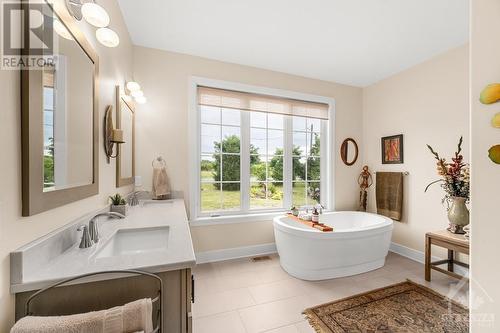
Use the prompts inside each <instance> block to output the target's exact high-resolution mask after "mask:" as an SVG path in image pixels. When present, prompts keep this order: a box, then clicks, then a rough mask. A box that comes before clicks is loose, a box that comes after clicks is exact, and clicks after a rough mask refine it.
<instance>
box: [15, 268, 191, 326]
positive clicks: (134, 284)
mask: <svg viewBox="0 0 500 333" xmlns="http://www.w3.org/2000/svg"><path fill="white" fill-rule="evenodd" d="M156 274H157V275H158V276H159V277H160V278H161V279H162V281H163V295H162V297H163V311H162V318H163V320H162V326H163V329H162V330H161V332H163V333H167V332H168V333H185V332H188V333H191V332H192V316H191V302H192V301H193V300H194V293H193V291H194V290H193V287H194V279H193V276H192V274H191V269H190V268H185V269H179V270H173V271H167V272H160V273H156ZM157 285H158V284H157V283H152V282H151V279H148V278H147V277H143V276H137V277H126V278H115V279H111V280H103V281H95V282H85V283H78V284H74V285H68V286H62V287H57V288H54V289H52V290H50V291H47V292H46V293H45V294H44V295H41V296H40V297H38V298H37V299H36V300H35V301H33V302H32V305H31V309H32V311H33V313H34V314H35V315H42V316H43V315H69V314H75V313H84V312H89V311H96V310H103V309H108V308H111V307H114V306H119V305H123V304H126V303H128V302H131V301H134V300H137V299H140V298H146V297H151V298H153V297H155V295H156V294H157V292H158V290H157ZM34 292H36V290H34V291H27V292H21V293H17V294H16V321H17V320H19V319H20V318H22V317H23V316H24V315H25V305H26V300H27V299H28V297H29V296H30V295H32V294H33V293H34ZM155 311H156V308H153V313H155ZM153 317H154V316H153ZM154 324H156V322H154Z"/></svg>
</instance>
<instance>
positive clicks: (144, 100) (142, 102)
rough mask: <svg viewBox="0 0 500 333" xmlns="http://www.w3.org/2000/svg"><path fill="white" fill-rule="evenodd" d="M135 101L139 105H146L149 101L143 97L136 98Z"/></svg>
mask: <svg viewBox="0 0 500 333" xmlns="http://www.w3.org/2000/svg"><path fill="white" fill-rule="evenodd" d="M135 101H136V102H137V103H139V104H144V103H146V101H147V100H146V97H144V96H141V97H136V99H135Z"/></svg>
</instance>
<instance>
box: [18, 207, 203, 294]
mask: <svg viewBox="0 0 500 333" xmlns="http://www.w3.org/2000/svg"><path fill="white" fill-rule="evenodd" d="M98 224H99V234H100V240H99V242H98V243H97V244H96V245H94V246H92V247H91V248H88V249H80V248H79V247H78V245H79V242H76V243H75V244H74V245H72V246H71V247H70V248H69V249H67V250H65V251H64V252H63V253H61V254H60V255H57V256H56V257H54V258H52V259H51V260H49V261H48V262H47V263H45V264H44V265H42V266H41V267H38V268H36V269H35V270H32V269H30V268H29V267H23V268H22V269H20V268H19V267H18V268H17V269H16V270H15V271H18V272H21V273H20V274H18V275H19V276H20V278H19V277H16V278H15V279H17V280H19V281H12V280H13V278H12V275H11V292H12V293H18V292H23V291H29V290H35V289H41V288H43V287H46V286H48V285H50V284H51V283H54V282H57V281H60V280H62V279H65V278H69V277H74V276H78V275H81V274H87V273H93V272H99V271H106V270H124V269H135V270H144V271H147V272H153V273H155V272H164V271H171V270H177V269H183V268H192V267H194V265H195V264H196V258H195V254H194V250H193V243H192V239H191V233H190V230H189V224H188V220H187V216H186V210H185V207H184V201H183V200H181V199H174V200H169V201H165V202H161V203H160V202H158V203H147V204H144V205H139V206H135V207H129V210H128V215H127V217H126V218H125V219H109V218H107V217H100V218H99V222H98ZM166 226H168V228H169V234H168V248H167V250H166V251H156V252H155V251H153V252H147V253H137V254H129V255H118V256H109V257H101V258H98V256H97V254H98V253H99V251H100V250H101V249H102V248H103V247H105V246H106V244H107V243H108V241H110V240H111V238H112V237H113V236H114V235H115V234H116V232H117V231H118V230H121V229H141V228H150V227H166ZM44 242H47V240H44ZM37 243H40V241H38V240H37V241H34V242H32V243H30V244H28V245H26V246H23V247H22V248H20V249H19V250H17V251H15V253H14V254H16V255H19V252H21V253H22V251H25V250H28V249H30V248H31V249H32V248H33V247H34V246H37ZM56 245H57V244H56ZM51 246H54V244H52V245H51ZM12 258H13V256H12V255H11V261H12ZM19 261H21V263H11V266H12V265H13V264H14V265H22V259H21V260H19ZM30 261H33V259H30ZM116 277H117V276H116V275H110V276H106V275H104V276H100V277H99V278H98V279H101V280H102V279H110V278H116ZM92 280H93V281H95V280H96V278H93V279H92Z"/></svg>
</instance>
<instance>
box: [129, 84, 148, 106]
mask: <svg viewBox="0 0 500 333" xmlns="http://www.w3.org/2000/svg"><path fill="white" fill-rule="evenodd" d="M125 87H126V88H127V96H131V97H133V98H134V99H135V101H136V103H137V104H144V103H146V96H144V92H143V91H142V89H141V86H140V84H139V83H137V82H135V81H128V82H127V84H126V85H125Z"/></svg>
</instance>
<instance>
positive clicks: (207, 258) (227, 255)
mask: <svg viewBox="0 0 500 333" xmlns="http://www.w3.org/2000/svg"><path fill="white" fill-rule="evenodd" d="M276 252H277V250H276V244H275V243H267V244H259V245H251V246H242V247H234V248H230V249H221V250H212V251H205V252H197V253H196V263H197V264H205V263H210V262H217V261H224V260H231V259H240V258H248V257H255V256H262V255H267V254H273V253H276Z"/></svg>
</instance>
